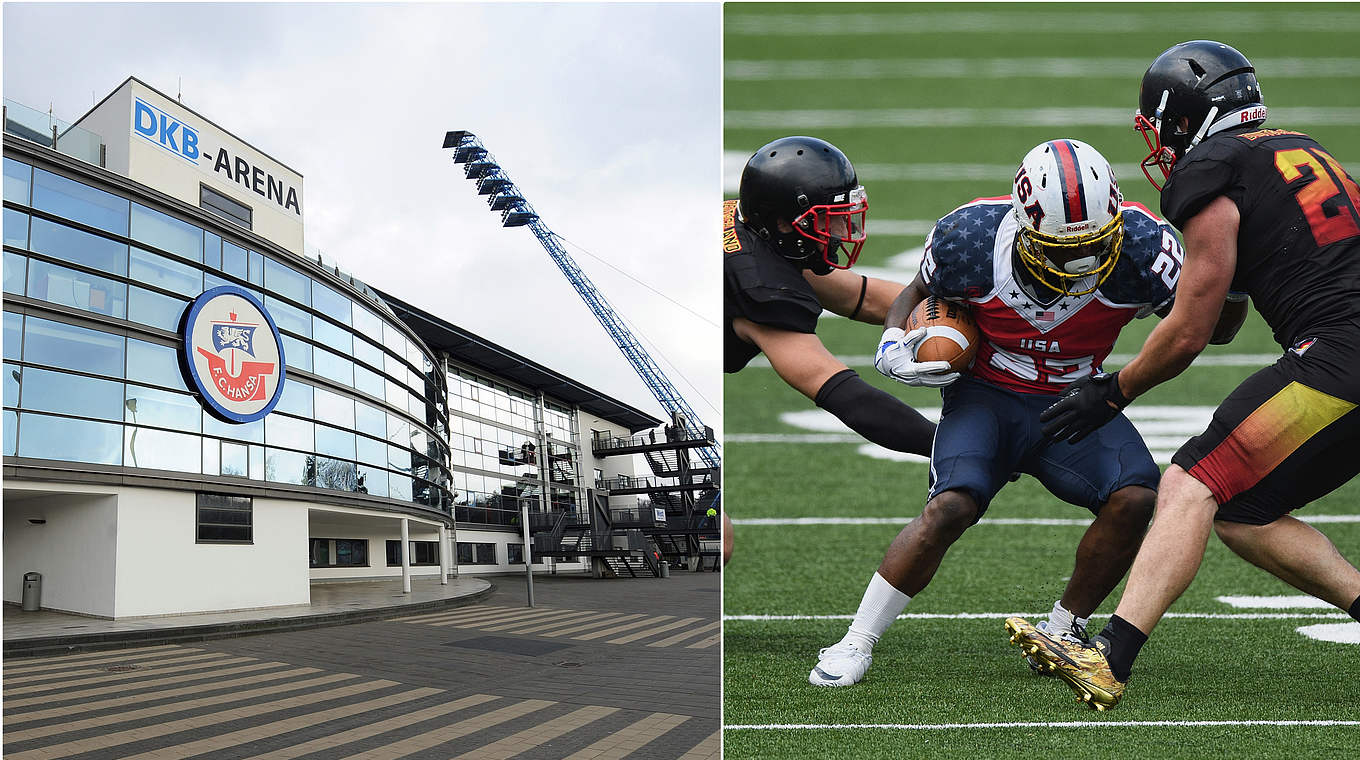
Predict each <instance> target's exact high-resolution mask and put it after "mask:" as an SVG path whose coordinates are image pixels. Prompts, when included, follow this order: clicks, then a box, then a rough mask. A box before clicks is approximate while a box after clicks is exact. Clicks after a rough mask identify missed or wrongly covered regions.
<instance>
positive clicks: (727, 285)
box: [723, 237, 822, 333]
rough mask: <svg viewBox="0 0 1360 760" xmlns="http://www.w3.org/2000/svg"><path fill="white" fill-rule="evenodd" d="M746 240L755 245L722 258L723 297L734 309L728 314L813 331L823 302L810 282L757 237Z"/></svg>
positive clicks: (805, 331)
mask: <svg viewBox="0 0 1360 760" xmlns="http://www.w3.org/2000/svg"><path fill="white" fill-rule="evenodd" d="M745 242H748V243H756V244H757V245H755V246H752V248H749V249H745V250H742V251H739V252H737V253H729V254H727V255H726V256H725V257H724V258H723V290H724V296H725V297H724V300H725V301H729V302H730V304H731V307H732V312H733V313H731V314H729V315H728V318H729V319H730V318H733V317H745V318H746V319H749V320H751V321H752V322H755V323H756V324H760V325H766V326H769V327H775V328H778V329H781V330H790V331H792V332H800V333H813V332H816V331H817V318H818V317H820V316H821V314H822V304H821V302H820V301H818V300H817V294H816V293H815V292H813V290H812V285H810V284H808V281H807V280H804V279H803V275H802V273H801V272H799V271H798V269H797V268H795V267H794V266H793V265H792V264H790V263H788V262H787V261H785V260H784V259H783V258H782V257H780V256H779V254H777V253H774V252H772V251H769V250H764V249H762V248H761V247H760V246H759V245H758V243H759V242H760V241H759V239H758V238H754V237H752V238H749V239H748V240H747V241H745ZM724 247H725V246H724Z"/></svg>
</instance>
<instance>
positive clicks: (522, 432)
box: [446, 367, 584, 525]
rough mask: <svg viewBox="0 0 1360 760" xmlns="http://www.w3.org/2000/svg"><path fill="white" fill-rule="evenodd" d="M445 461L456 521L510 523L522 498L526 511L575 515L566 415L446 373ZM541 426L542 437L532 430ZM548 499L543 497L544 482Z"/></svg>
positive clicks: (576, 460) (576, 493)
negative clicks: (450, 477) (447, 458)
mask: <svg viewBox="0 0 1360 760" xmlns="http://www.w3.org/2000/svg"><path fill="white" fill-rule="evenodd" d="M446 381H447V384H448V394H449V407H450V409H452V410H453V413H451V414H450V415H449V444H450V449H451V451H450V457H451V459H450V462H451V464H452V465H453V490H454V506H455V516H456V517H457V519H458V520H459V521H462V522H474V523H489V524H494V525H510V524H516V523H515V522H514V518H515V516H517V515H518V514H519V511H520V506H521V504H522V503H523V502H525V501H526V500H527V501H528V504H529V508H530V510H533V511H538V510H540V509H543V508H544V506H543V504H544V501H546V502H547V508H548V509H554V510H560V509H568V510H574V509H576V508H577V505H578V504H579V503H581V502H582V501H583V500H584V496H583V492H582V491H581V488H580V448H579V446H578V445H577V440H576V434H575V427H576V425H575V414H574V413H573V412H572V410H571V409H569V408H567V407H565V406H562V405H560V404H555V403H553V402H551V401H545V402H544V403H543V404H542V405H541V406H540V405H539V404H538V403H537V399H536V398H535V397H534V396H533V395H531V394H529V393H525V392H523V391H520V390H517V389H515V388H511V387H509V386H507V385H505V384H504V383H499V382H496V381H494V380H490V379H488V378H485V377H482V376H481V375H478V374H477V373H475V372H470V371H468V370H465V369H461V368H457V367H451V368H450V369H449V373H448V375H447V377H446ZM540 419H541V427H542V430H543V437H542V438H539V435H538V433H537V432H536V431H537V430H538V429H539V426H540V422H539V420H540ZM545 480H546V481H547V483H546V485H547V491H548V498H547V499H546V500H545V499H542V498H541V497H542V494H543V491H544V485H545V483H544V481H545Z"/></svg>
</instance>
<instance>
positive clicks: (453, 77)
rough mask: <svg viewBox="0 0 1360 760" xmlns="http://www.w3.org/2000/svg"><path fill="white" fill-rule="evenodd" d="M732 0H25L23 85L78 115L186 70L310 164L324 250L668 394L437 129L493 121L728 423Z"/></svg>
mask: <svg viewBox="0 0 1360 760" xmlns="http://www.w3.org/2000/svg"><path fill="white" fill-rule="evenodd" d="M720 13H721V9H720V6H719V5H718V4H716V3H707V4H703V5H690V4H677V3H661V4H587V3H565V4H529V3H512V4H486V5H482V4H458V5H449V4H442V3H441V4H432V3H421V4H327V3H308V4H266V3H240V4H234V3H225V4H198V3H191V4H169V3H145V4H121V3H97V4H53V3H40V4H26V3H13V2H6V3H5V4H4V96H5V98H6V99H9V100H14V101H17V102H19V103H22V104H24V105H27V106H30V107H33V108H36V109H39V110H42V111H46V110H47V108H48V107H49V105H50V106H51V108H52V109H53V112H54V114H55V115H56V116H57V117H58V118H62V119H64V120H66V121H68V122H70V121H75V120H76V119H77V118H79V117H80V116H81V115H82V114H84V113H85V112H86V111H88V110H89V108H90V107H91V106H92V105H94V103H95V102H96V101H98V100H99V99H102V98H103V97H104V96H105V95H107V94H108V93H109V92H111V91H112V90H113V89H114V88H115V87H117V86H118V85H119V84H120V83H121V82H122V81H123V80H124V79H126V78H127V77H128V76H130V75H131V76H136V77H138V78H139V79H141V80H142V81H144V82H146V83H148V84H150V85H151V86H153V87H155V88H157V89H159V90H160V91H162V92H164V93H166V94H167V95H170V96H172V97H173V96H174V95H175V94H176V93H177V92H182V94H183V95H182V99H183V103H184V104H185V105H186V106H188V107H190V108H192V109H194V110H196V111H198V112H199V113H200V114H202V115H203V116H205V117H207V118H208V119H211V120H212V121H214V122H216V123H217V124H219V125H221V126H223V127H225V128H226V129H228V130H230V131H231V132H233V133H234V134H236V135H237V136H239V137H241V138H242V139H244V140H245V141H246V142H248V143H251V144H252V145H254V146H255V147H257V148H259V149H260V150H262V151H264V152H265V153H267V154H269V155H270V156H273V157H274V158H277V159H278V160H280V161H282V162H283V163H285V164H287V165H288V166H289V167H291V168H293V169H294V170H296V171H298V172H300V173H301V174H302V175H303V177H304V182H305V192H306V198H305V201H306V208H305V212H306V217H305V222H306V228H305V229H306V232H305V234H306V244H307V247H308V248H309V249H319V250H321V251H322V252H324V253H325V254H326V255H327V256H329V257H330V258H332V259H334V260H336V261H337V262H339V263H340V265H341V267H342V268H344V269H347V270H348V271H350V272H352V273H353V274H354V275H355V276H357V277H359V278H360V279H363V280H365V281H366V282H368V283H370V284H372V285H374V286H375V287H378V288H380V289H383V290H386V291H388V292H390V293H392V294H393V295H395V296H397V297H399V298H402V299H403V300H406V301H408V302H410V303H413V304H415V305H417V306H420V307H423V308H424V309H426V310H428V311H431V312H433V313H435V314H437V315H439V316H440V317H443V318H444V319H446V320H448V321H449V322H452V323H453V324H456V325H458V326H460V327H463V328H465V329H468V330H471V331H473V332H476V333H478V334H480V335H482V336H484V337H485V338H487V339H489V340H492V341H494V342H496V343H499V344H501V345H503V346H505V347H507V348H510V349H511V350H514V351H516V352H518V353H520V354H522V355H524V356H527V357H529V358H531V359H533V360H535V361H537V362H539V363H541V364H544V365H546V366H548V367H551V368H552V369H554V370H557V371H559V372H561V373H563V374H565V375H567V376H569V377H572V378H573V379H576V380H578V381H580V382H583V383H585V384H588V385H590V386H592V387H595V388H596V389H598V390H600V391H603V392H604V393H607V394H609V395H611V396H614V397H616V398H618V399H620V400H622V401H624V402H627V403H630V404H632V405H634V406H637V407H638V408H640V409H643V410H644V411H647V412H649V413H652V414H654V415H657V416H662V413H661V410H660V407H659V406H658V405H657V404H656V402H655V401H654V400H653V398H652V396H651V394H650V393H649V392H648V391H647V389H646V387H645V386H644V385H643V384H642V382H641V381H640V380H639V379H638V378H637V375H636V374H635V373H634V372H633V370H632V368H631V367H630V365H629V364H628V363H627V361H625V360H624V359H623V357H622V355H621V354H620V353H619V351H618V350H617V349H616V348H615V347H614V345H613V343H612V342H611V341H610V340H609V339H608V338H607V336H606V334H605V332H604V330H603V328H601V327H600V325H599V323H598V322H596V321H595V319H594V317H593V316H592V315H591V313H590V311H589V310H588V309H587V308H586V307H585V305H584V304H583V303H582V301H581V300H580V298H579V297H578V296H577V295H576V294H575V292H574V291H573V290H572V289H571V287H570V285H569V284H568V283H567V281H566V278H565V277H564V276H563V275H562V274H561V272H559V271H558V269H557V267H556V266H555V265H554V264H553V263H552V260H551V259H550V258H549V257H548V255H547V254H546V253H545V252H544V251H543V249H542V247H541V246H540V245H539V244H538V241H537V240H536V239H535V238H534V236H533V233H532V232H530V231H529V229H528V228H525V227H522V228H516V229H502V228H501V227H500V226H499V216H498V215H497V214H494V213H492V212H491V211H489V210H488V209H487V207H486V203H485V198H481V197H478V196H477V195H476V187H475V185H474V184H473V183H471V182H468V181H466V180H464V179H463V178H462V172H461V167H459V166H456V165H455V164H453V162H452V161H451V159H450V158H449V155H450V153H451V152H450V151H445V150H442V149H441V148H440V145H441V141H442V139H443V136H444V133H445V131H447V130H450V129H466V130H469V131H472V132H475V133H476V134H477V135H478V137H480V138H481V140H482V142H483V143H484V144H485V145H486V146H487V147H488V148H489V149H490V151H491V152H492V153H493V154H494V155H495V156H496V158H497V160H498V162H499V163H500V165H501V166H502V167H503V168H504V169H505V170H506V171H507V172H508V174H509V175H510V177H511V179H513V180H514V182H515V184H516V185H518V186H519V188H520V189H521V190H522V191H523V192H524V194H525V196H526V197H527V198H528V199H529V201H530V202H531V203H532V204H533V205H534V207H535V209H536V210H537V211H538V212H539V214H540V215H541V217H542V218H543V220H544V222H545V223H546V224H547V225H548V227H550V228H551V229H552V230H553V231H554V232H556V233H557V234H558V235H560V236H562V237H563V238H565V239H566V240H567V241H569V242H570V244H568V245H567V246H566V248H567V250H568V252H569V253H570V254H571V255H572V256H573V257H574V258H575V259H576V262H577V264H578V265H579V266H580V267H581V269H583V270H584V271H585V272H586V274H587V275H588V276H589V277H590V278H591V279H592V281H594V283H595V284H596V286H597V287H598V288H599V289H600V290H601V291H602V292H603V293H604V294H605V296H606V297H607V298H608V299H609V301H610V302H611V303H612V304H613V306H614V307H615V309H616V310H617V311H618V312H619V313H621V314H622V315H623V317H624V319H625V320H626V321H627V322H628V323H629V324H630V326H631V327H632V328H633V329H634V331H635V333H636V334H637V335H638V337H639V339H640V340H641V341H642V342H643V345H644V346H648V347H649V348H650V349H651V350H653V355H654V356H656V358H657V362H658V364H659V365H660V366H661V369H662V370H663V371H664V372H665V373H666V374H667V376H668V377H670V379H671V382H672V383H673V384H674V385H675V386H676V388H677V389H678V390H679V391H680V393H681V395H683V396H684V397H685V398H686V400H688V402H689V404H690V406H691V407H693V408H694V410H695V411H696V412H697V413H698V414H699V416H700V417H701V418H703V420H704V421H705V422H706V423H708V424H709V425H712V426H714V427H715V428H719V427H720V424H721V414H720V409H721V398H722V395H721V394H722V391H721V365H720V359H719V354H720V340H721V338H720V336H719V328H718V324H719V313H720V310H721V307H720V304H719V282H720V279H719V278H720V276H721V275H720V274H719V269H718V267H719V264H720V261H719V259H718V255H717V251H718V233H719V229H718V224H717V215H718V201H719V199H720V197H721V176H720V174H721V124H720V92H721V90H720V84H721V80H720V71H721V69H720V60H719V56H720V47H719V29H720V26H719V24H720ZM578 246H579V247H578ZM616 270H622V271H623V272H625V273H626V274H622V273H620V272H619V271H616ZM639 282H641V283H643V285H640V284H638V283H639ZM644 285H645V286H644ZM646 286H649V287H651V288H654V289H656V290H657V291H660V293H662V294H664V296H665V297H662V295H658V294H657V293H654V292H651V291H649V290H648V289H647V287H646ZM668 299H673V301H674V302H675V303H673V302H672V300H668ZM677 304H680V305H677ZM715 407H716V408H715Z"/></svg>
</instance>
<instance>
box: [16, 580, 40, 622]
mask: <svg viewBox="0 0 1360 760" xmlns="http://www.w3.org/2000/svg"><path fill="white" fill-rule="evenodd" d="M20 607H21V609H23V610H24V611H25V612H37V611H38V610H39V609H41V608H42V573H24V598H23V603H22V604H21V605H20Z"/></svg>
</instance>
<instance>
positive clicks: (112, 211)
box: [6, 169, 128, 235]
mask: <svg viewBox="0 0 1360 760" xmlns="http://www.w3.org/2000/svg"><path fill="white" fill-rule="evenodd" d="M8 179H9V178H8V177H6V180H8ZM6 184H7V185H8V182H6ZM6 197H8V193H6ZM33 208H38V209H42V210H43V211H50V212H51V213H53V214H56V215H57V216H60V217H63V218H66V219H73V220H75V221H77V222H81V223H83V224H88V225H89V226H91V227H97V228H99V229H101V230H108V231H109V232H113V233H117V234H119V235H126V234H127V231H128V201H127V199H126V198H119V197H118V196H116V195H110V194H109V193H106V192H104V191H103V190H96V189H94V188H93V187H90V186H89V185H83V184H81V183H79V182H76V181H74V180H69V179H67V178H65V177H59V176H57V175H55V174H53V173H51V172H47V171H43V170H42V169H38V170H36V171H35V172H34V175H33Z"/></svg>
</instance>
